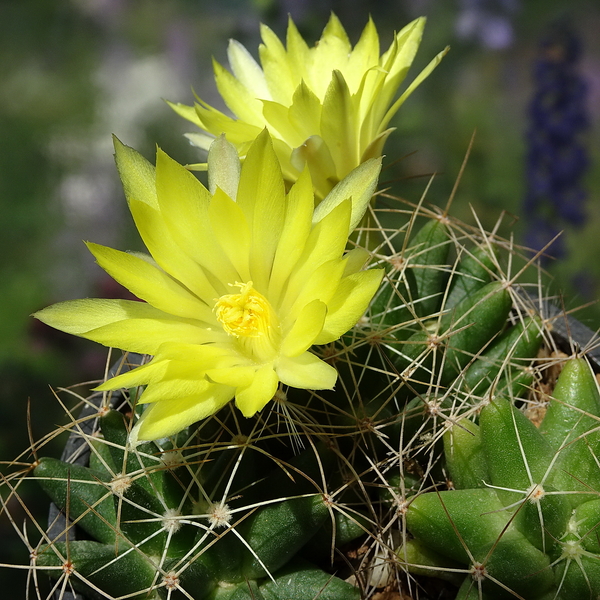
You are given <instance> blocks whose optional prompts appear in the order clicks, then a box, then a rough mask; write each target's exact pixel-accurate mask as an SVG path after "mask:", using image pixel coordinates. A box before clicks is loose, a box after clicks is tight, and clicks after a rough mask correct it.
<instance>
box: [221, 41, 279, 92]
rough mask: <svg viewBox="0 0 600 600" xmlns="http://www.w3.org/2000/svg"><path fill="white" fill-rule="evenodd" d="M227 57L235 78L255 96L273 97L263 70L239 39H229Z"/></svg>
mask: <svg viewBox="0 0 600 600" xmlns="http://www.w3.org/2000/svg"><path fill="white" fill-rule="evenodd" d="M227 58H228V59H229V65H230V66H231V70H232V71H233V74H234V75H235V78H236V79H237V80H238V81H239V82H240V83H241V84H242V85H243V86H244V87H245V88H246V89H247V90H249V91H250V92H251V93H252V95H253V96H254V98H259V99H265V100H270V99H271V93H270V92H269V88H268V86H267V81H266V79H265V74H264V73H263V70H262V69H261V68H260V66H259V65H258V63H257V62H256V61H255V60H254V58H253V57H252V55H251V54H250V52H248V50H246V48H245V47H244V46H243V45H242V44H240V43H239V42H238V41H237V40H230V41H229V46H228V48H227Z"/></svg>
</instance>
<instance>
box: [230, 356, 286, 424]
mask: <svg viewBox="0 0 600 600" xmlns="http://www.w3.org/2000/svg"><path fill="white" fill-rule="evenodd" d="M278 385H279V379H278V378H277V374H276V373H275V371H274V370H273V365H271V364H266V365H263V366H262V367H260V368H259V369H258V370H257V371H256V373H255V375H254V377H253V379H252V382H251V383H250V385H248V386H245V387H238V388H237V389H236V390H235V405H236V406H237V407H238V408H239V409H240V410H241V411H242V414H243V415H244V416H245V417H251V416H252V415H254V414H255V413H257V412H258V411H259V410H261V409H262V408H263V407H264V406H265V404H267V402H269V401H270V400H271V399H272V398H273V396H274V395H275V392H276V391H277V387H278Z"/></svg>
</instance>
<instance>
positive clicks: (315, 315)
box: [281, 300, 327, 357]
mask: <svg viewBox="0 0 600 600" xmlns="http://www.w3.org/2000/svg"><path fill="white" fill-rule="evenodd" d="M326 315H327V305H326V304H325V303H324V302H322V301H321V300H313V301H312V302H310V303H309V304H307V305H305V306H304V307H303V308H302V310H301V311H300V314H299V315H298V318H297V319H296V322H295V323H294V325H293V326H292V329H291V330H290V332H289V333H288V334H287V335H286V337H285V339H284V340H283V343H282V344H281V354H283V355H285V356H289V357H293V356H298V355H299V354H302V353H303V352H305V351H306V350H307V349H308V348H310V347H311V346H312V345H313V343H314V341H315V339H316V338H317V336H318V335H319V334H320V333H321V330H322V329H323V323H324V322H325V317H326Z"/></svg>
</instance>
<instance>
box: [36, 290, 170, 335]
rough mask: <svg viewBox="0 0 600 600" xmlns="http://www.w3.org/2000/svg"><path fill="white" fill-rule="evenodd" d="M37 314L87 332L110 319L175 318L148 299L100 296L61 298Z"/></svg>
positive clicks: (64, 327) (68, 330)
mask: <svg viewBox="0 0 600 600" xmlns="http://www.w3.org/2000/svg"><path fill="white" fill-rule="evenodd" d="M33 316H34V317H35V318H36V319H39V320H40V321H42V323H46V325H50V327H54V328H55V329H60V330H61V331H64V332H66V333H70V334H73V335H83V334H85V333H87V332H89V331H92V330H93V329H97V328H98V327H102V326H104V325H107V324H109V323H115V322H119V321H125V320H128V319H150V320H152V319H167V320H170V319H172V317H171V316H170V315H167V314H165V313H164V312H162V311H160V310H158V309H156V308H154V307H153V306H150V305H149V304H146V303H144V302H134V301H132V300H105V299H96V298H86V299H85V300H67V301H66V302H59V303H57V304H53V305H52V306H48V307H47V308H43V309H42V310H39V311H38V312H36V313H34V314H33ZM173 320H174V321H177V320H176V319H173Z"/></svg>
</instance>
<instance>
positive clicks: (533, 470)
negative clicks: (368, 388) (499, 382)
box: [407, 357, 600, 600]
mask: <svg viewBox="0 0 600 600" xmlns="http://www.w3.org/2000/svg"><path fill="white" fill-rule="evenodd" d="M599 398H600V395H599V392H598V386H597V383H596V380H595V377H594V375H593V373H592V371H591V369H590V366H589V364H588V362H587V361H586V360H585V359H584V358H577V357H575V358H570V359H569V360H568V361H567V362H566V363H565V365H564V368H563V370H562V372H561V374H560V376H559V378H558V381H557V383H556V387H555V388H554V394H553V397H552V399H551V400H550V403H549V405H548V408H547V411H546V414H545V417H544V419H543V421H542V422H541V424H540V427H539V428H537V427H536V426H535V425H534V424H533V423H532V422H531V421H530V420H528V419H527V417H526V416H525V415H524V413H523V412H522V411H521V410H519V409H518V408H517V407H516V406H515V404H514V403H512V402H510V401H509V400H507V399H505V398H501V397H497V398H493V399H490V402H489V403H488V404H487V405H486V406H484V407H483V409H482V410H481V413H480V415H479V418H478V419H475V420H476V421H478V423H479V425H477V424H476V422H473V421H470V420H466V419H463V420H461V421H458V422H456V423H455V424H453V425H452V427H451V428H450V429H448V431H446V433H445V434H444V452H445V456H446V462H447V465H448V469H449V471H450V475H451V477H452V481H453V482H454V485H455V487H456V490H455V491H442V492H428V493H425V494H421V495H416V496H415V497H414V500H413V501H412V502H411V504H410V507H409V509H408V513H407V526H408V529H409V531H410V532H411V534H412V535H414V537H415V539H416V540H417V541H418V542H419V543H420V544H422V545H423V546H424V547H425V548H426V549H427V551H429V552H436V553H439V554H440V555H442V556H446V557H449V558H453V559H456V560H459V562H461V563H462V564H463V565H466V566H467V570H468V572H469V575H467V577H466V578H465V580H464V582H463V584H462V586H461V588H460V591H459V593H458V596H457V598H460V599H461V600H462V599H463V598H490V599H492V598H509V597H511V596H510V593H509V592H508V590H511V591H512V592H515V593H517V594H520V595H521V596H523V597H525V598H531V599H532V600H536V599H538V598H539V599H542V598H544V599H545V598H550V597H551V598H564V599H567V598H588V597H589V598H592V597H596V596H597V595H598V594H599V593H600V570H599V569H598V565H599V564H600V553H599V551H600V546H599V545H598V542H597V533H596V530H597V528H598V526H599V524H600V503H599V502H598V500H597V494H598V490H599V489H600V488H599V486H598V481H597V478H598V438H599V433H598V430H597V428H598V425H597V424H598V422H600V404H599V402H598V400H599ZM431 562H432V561H429V563H426V564H427V565H428V566H430V567H431V566H432V564H431ZM433 566H442V562H439V563H437V565H436V564H435V563H434V564H433ZM413 568H414V569H418V568H419V567H412V566H409V570H410V569H413ZM415 572H418V571H415Z"/></svg>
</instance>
